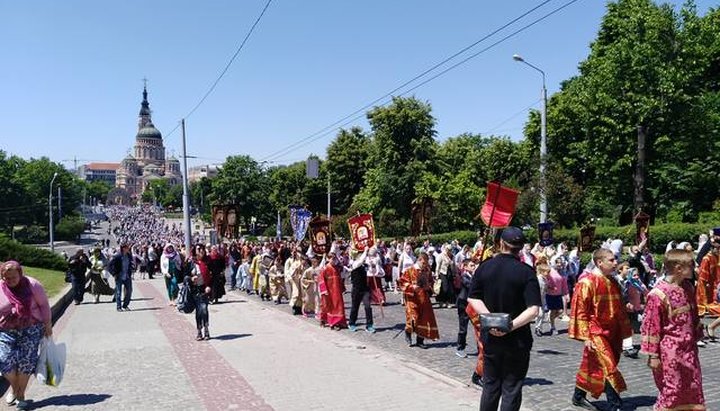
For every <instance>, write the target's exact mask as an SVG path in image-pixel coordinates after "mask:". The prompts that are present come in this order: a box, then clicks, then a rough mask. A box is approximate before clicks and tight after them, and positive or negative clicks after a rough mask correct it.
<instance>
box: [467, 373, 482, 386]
mask: <svg viewBox="0 0 720 411" xmlns="http://www.w3.org/2000/svg"><path fill="white" fill-rule="evenodd" d="M470 381H472V383H473V384H475V385H477V386H480V387H482V386H483V385H484V384H483V380H482V375H479V374H478V373H476V372H474V371H473V375H472V377H470Z"/></svg>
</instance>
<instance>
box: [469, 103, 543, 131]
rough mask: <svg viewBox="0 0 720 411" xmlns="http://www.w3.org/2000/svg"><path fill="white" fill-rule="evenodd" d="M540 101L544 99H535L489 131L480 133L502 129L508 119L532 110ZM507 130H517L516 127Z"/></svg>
mask: <svg viewBox="0 0 720 411" xmlns="http://www.w3.org/2000/svg"><path fill="white" fill-rule="evenodd" d="M540 101H542V99H541V98H539V99H537V100H535V101H534V102H533V103H532V104H530V105H529V106H527V107H525V108H524V109H522V110H520V111H518V112H517V113H515V114H513V115H511V116H510V117H508V118H506V119H505V120H503V121H502V122H500V123H498V124H497V125H495V126H494V127H493V128H491V129H489V130H488V131H485V132H482V133H480V134H490V133H492V132H493V131H502V130H498V128H500V127H502V126H504V125H505V123H507V122H508V121H510V120H512V119H514V118H515V117H517V116H519V115H520V114H523V113H525V112H526V111H528V110H530V109H531V108H533V107H535V105H536V104H537V103H539V102H540ZM506 130H515V129H506Z"/></svg>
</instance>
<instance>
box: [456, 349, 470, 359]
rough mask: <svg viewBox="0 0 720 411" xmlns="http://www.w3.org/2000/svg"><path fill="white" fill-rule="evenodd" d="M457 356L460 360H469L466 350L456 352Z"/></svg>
mask: <svg viewBox="0 0 720 411" xmlns="http://www.w3.org/2000/svg"><path fill="white" fill-rule="evenodd" d="M455 355H457V356H458V357H460V358H467V353H466V352H465V350H464V349H460V350H457V351H455Z"/></svg>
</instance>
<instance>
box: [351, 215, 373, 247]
mask: <svg viewBox="0 0 720 411" xmlns="http://www.w3.org/2000/svg"><path fill="white" fill-rule="evenodd" d="M347 222H348V227H349V228H350V237H351V238H352V242H353V248H355V249H356V250H358V251H364V250H365V249H366V248H369V247H372V246H374V245H375V224H374V223H373V216H372V214H358V215H356V216H355V217H352V218H349V219H348V220H347Z"/></svg>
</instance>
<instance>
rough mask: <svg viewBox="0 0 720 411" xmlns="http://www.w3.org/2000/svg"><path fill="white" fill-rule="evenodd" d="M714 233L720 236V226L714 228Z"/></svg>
mask: <svg viewBox="0 0 720 411" xmlns="http://www.w3.org/2000/svg"><path fill="white" fill-rule="evenodd" d="M712 232H713V235H716V236H720V227H715V228H713V229H712Z"/></svg>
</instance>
